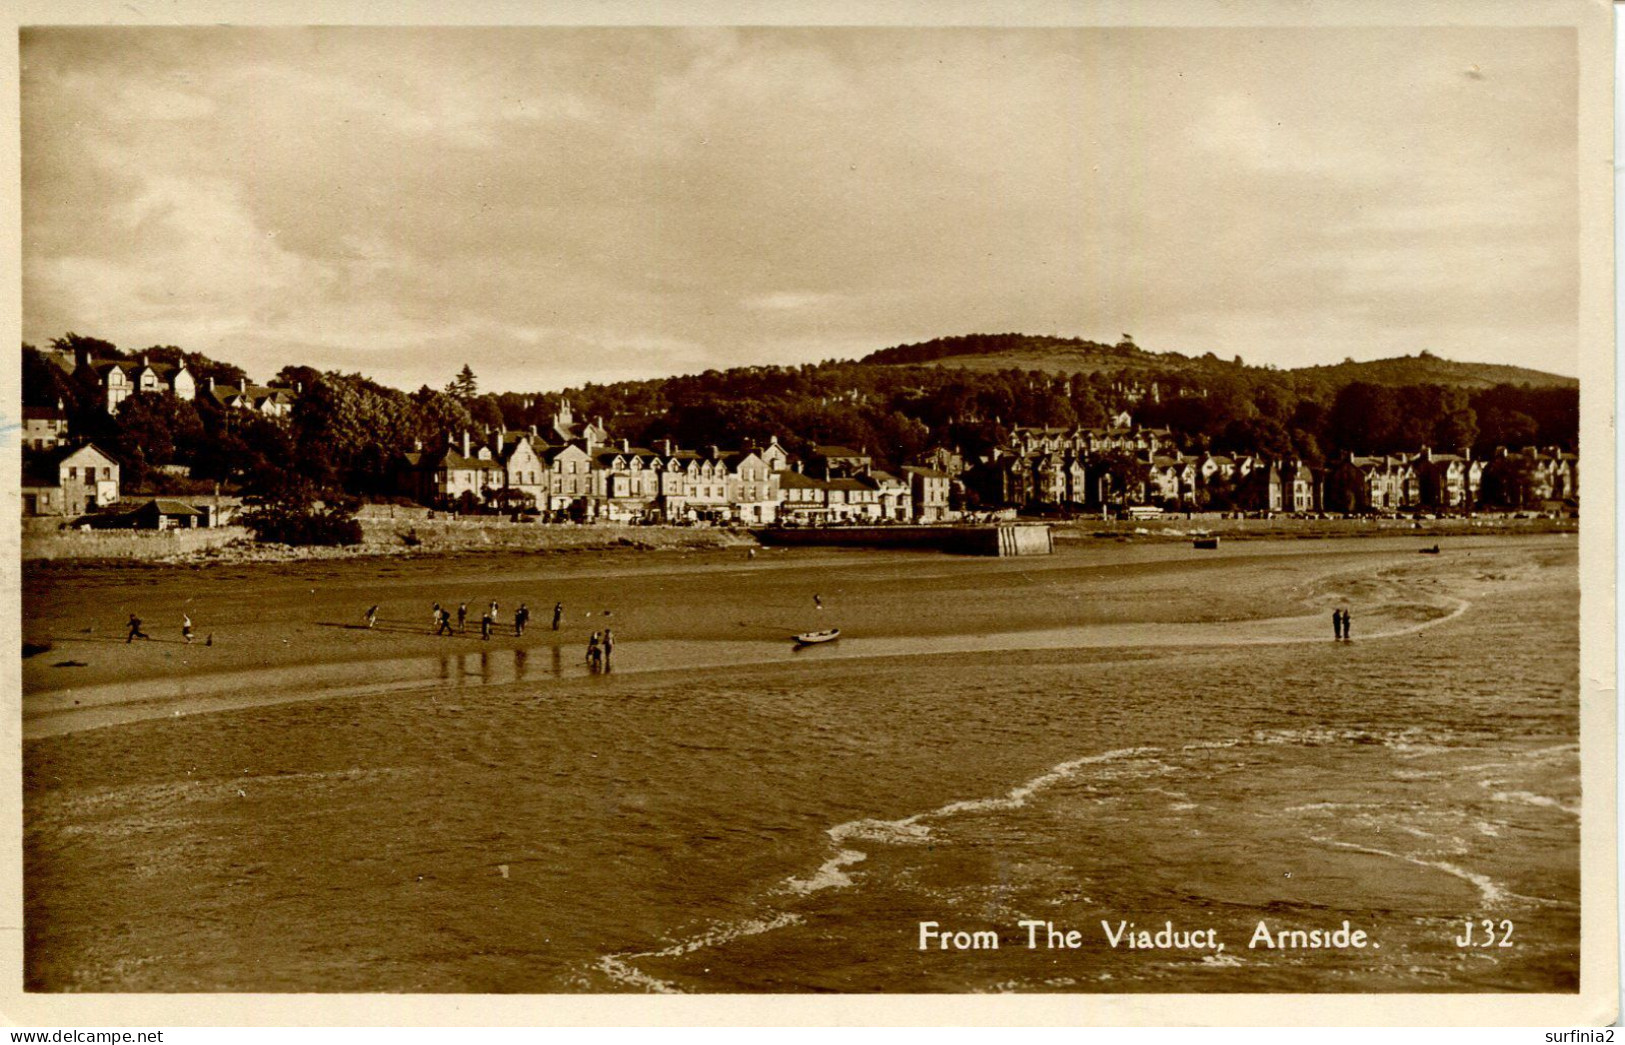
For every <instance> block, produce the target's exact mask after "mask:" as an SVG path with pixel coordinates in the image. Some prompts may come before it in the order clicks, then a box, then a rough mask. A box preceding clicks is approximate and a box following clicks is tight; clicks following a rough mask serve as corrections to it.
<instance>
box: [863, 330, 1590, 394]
mask: <svg viewBox="0 0 1625 1045" xmlns="http://www.w3.org/2000/svg"><path fill="white" fill-rule="evenodd" d="M861 361H862V362H864V363H871V364H876V365H882V366H897V365H903V364H919V363H932V364H935V365H937V366H949V367H959V368H963V369H967V370H980V371H997V370H1008V369H1011V368H1014V369H1016V370H1024V371H1035V370H1036V371H1042V372H1044V373H1049V374H1066V375H1073V374H1095V373H1112V374H1119V375H1121V376H1123V377H1124V378H1125V379H1131V380H1137V381H1142V382H1143V381H1150V380H1155V379H1157V378H1159V377H1160V378H1163V379H1165V380H1168V379H1173V380H1176V381H1181V382H1182V381H1185V380H1189V381H1196V382H1200V381H1202V380H1203V379H1209V378H1213V379H1220V378H1222V379H1228V380H1231V381H1237V380H1239V381H1243V382H1260V383H1268V384H1273V385H1276V386H1280V387H1289V388H1292V389H1293V390H1295V391H1297V392H1298V393H1299V394H1311V395H1324V394H1326V393H1328V392H1329V393H1333V394H1335V392H1336V390H1337V389H1338V388H1341V387H1342V386H1344V385H1347V384H1352V383H1353V382H1356V381H1363V382H1365V383H1367V384H1374V385H1388V386H1390V387H1399V386H1402V385H1443V386H1446V387H1451V388H1469V389H1479V388H1493V387H1495V386H1496V385H1527V386H1529V387H1531V388H1578V387H1579V382H1578V381H1577V380H1576V379H1574V378H1572V377H1564V376H1563V375H1561V374H1551V373H1547V372H1545V371H1542V370H1531V369H1528V368H1526V367H1516V366H1504V365H1501V364H1497V363H1461V362H1457V361H1455V360H1450V359H1441V358H1439V357H1438V356H1435V355H1433V354H1431V353H1429V352H1427V351H1422V352H1420V353H1418V354H1417V355H1414V356H1395V357H1393V358H1391V359H1375V360H1370V361H1367V362H1363V363H1357V362H1355V361H1354V360H1352V359H1350V360H1345V361H1344V362H1341V363H1336V364H1331V365H1319V366H1304V367H1290V368H1284V369H1283V368H1276V367H1269V366H1263V367H1259V366H1248V365H1246V364H1245V363H1243V362H1242V360H1241V358H1240V357H1237V358H1235V359H1230V360H1226V359H1220V358H1219V357H1218V356H1216V355H1214V354H1213V353H1211V352H1209V353H1207V354H1206V355H1201V356H1186V355H1181V354H1180V353H1178V352H1148V351H1146V350H1145V349H1143V348H1140V347H1139V346H1137V345H1135V344H1134V343H1133V342H1132V341H1127V340H1125V341H1120V342H1118V343H1117V344H1115V345H1107V344H1102V343H1101V342H1098V341H1086V340H1083V339H1082V338H1063V337H1048V336H1044V335H1032V334H968V335H964V336H961V337H944V338H934V339H932V340H930V341H923V342H920V343H918V344H912V345H898V346H896V347H895V348H884V349H881V350H880V351H878V352H872V353H870V354H869V355H867V356H865V357H864V358H863V359H862V360H861Z"/></svg>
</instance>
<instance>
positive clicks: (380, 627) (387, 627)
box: [316, 620, 456, 637]
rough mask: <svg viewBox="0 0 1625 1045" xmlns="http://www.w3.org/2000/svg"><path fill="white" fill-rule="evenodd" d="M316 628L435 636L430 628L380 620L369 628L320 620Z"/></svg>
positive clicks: (361, 625)
mask: <svg viewBox="0 0 1625 1045" xmlns="http://www.w3.org/2000/svg"><path fill="white" fill-rule="evenodd" d="M316 626H317V627H318V628H343V629H345V630H346V631H387V632H391V633H393V634H397V635H429V636H431V637H432V636H433V635H434V633H433V632H432V631H431V630H430V629H428V628H424V627H418V626H417V625H414V624H409V623H407V622H405V621H388V620H380V621H379V622H378V623H377V624H374V625H373V626H372V627H370V628H369V627H367V626H366V625H365V624H344V623H341V622H339V621H333V620H319V621H317V622H316ZM453 634H456V632H453ZM442 637H443V636H442Z"/></svg>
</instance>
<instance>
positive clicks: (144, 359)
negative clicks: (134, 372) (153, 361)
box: [141, 352, 147, 366]
mask: <svg viewBox="0 0 1625 1045" xmlns="http://www.w3.org/2000/svg"><path fill="white" fill-rule="evenodd" d="M141 365H142V366H146V365H147V354H146V353H145V352H143V353H141Z"/></svg>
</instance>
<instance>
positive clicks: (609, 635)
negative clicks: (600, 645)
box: [604, 628, 615, 668]
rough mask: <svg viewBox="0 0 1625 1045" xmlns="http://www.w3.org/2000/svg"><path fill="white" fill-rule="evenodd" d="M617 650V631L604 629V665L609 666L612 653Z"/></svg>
mask: <svg viewBox="0 0 1625 1045" xmlns="http://www.w3.org/2000/svg"><path fill="white" fill-rule="evenodd" d="M614 652H615V633H614V632H613V631H610V630H609V629H608V628H605V629H604V667H606V668H607V667H609V657H610V654H612V653H614Z"/></svg>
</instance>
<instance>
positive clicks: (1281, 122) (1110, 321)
mask: <svg viewBox="0 0 1625 1045" xmlns="http://www.w3.org/2000/svg"><path fill="white" fill-rule="evenodd" d="M22 43H23V48H22V55H23V80H22V102H23V106H22V108H23V198H24V199H23V214H24V242H23V254H24V332H25V336H26V337H28V338H29V339H31V340H36V341H40V340H45V339H48V338H50V337H52V336H55V335H58V334H60V333H62V332H63V331H65V330H68V329H74V330H79V331H81V332H85V333H93V334H96V335H97V336H102V337H107V338H110V339H112V340H114V341H116V342H118V343H120V344H136V345H139V344H147V343H155V342H160V343H176V344H182V345H185V346H186V347H189V348H195V349H198V350H201V351H207V352H216V353H220V354H222V355H223V356H225V357H226V358H229V359H231V360H232V361H233V362H237V363H239V364H241V365H244V366H246V367H248V368H249V369H250V370H251V371H253V372H255V373H267V372H274V370H275V369H276V368H277V367H279V366H281V365H282V364H284V363H288V362H301V363H307V364H311V365H317V366H330V365H331V366H341V367H346V368H354V369H363V370H366V371H368V372H370V373H373V374H375V375H376V376H378V377H379V378H380V379H389V380H394V381H398V382H400V383H403V384H409V385H411V386H413V387H415V386H416V385H417V384H419V383H429V384H432V385H436V386H438V385H441V384H444V382H445V381H446V380H447V379H449V375H450V373H451V372H452V371H454V370H455V369H456V368H457V367H459V366H461V365H462V363H463V362H468V363H469V364H470V365H471V366H473V368H474V369H475V371H476V372H478V373H481V375H482V380H483V382H484V384H485V385H486V387H493V388H495V387H513V388H516V389H543V388H552V387H558V386H560V385H562V384H565V383H569V382H573V381H579V380H586V379H594V378H596V379H598V380H605V379H608V378H609V377H611V376H655V375H660V374H665V373H671V372H675V371H678V370H684V369H688V370H693V369H705V368H708V367H724V366H729V365H735V364H748V363H757V362H795V361H798V360H802V359H815V358H826V357H829V356H834V355H842V354H850V355H859V354H863V353H865V352H867V351H870V350H872V349H874V348H878V347H882V346H884V345H887V344H893V343H897V342H898V341H914V340H922V339H925V338H929V337H933V336H937V335H943V334H955V333H965V332H970V331H975V330H1023V329H1027V330H1034V331H1050V330H1053V331H1056V332H1059V333H1063V334H1080V335H1084V336H1090V337H1100V338H1111V337H1115V336H1116V333H1117V331H1120V330H1134V331H1136V333H1137V334H1138V336H1139V338H1140V340H1141V341H1142V342H1143V343H1145V344H1146V345H1148V346H1149V347H1153V348H1166V349H1178V350H1189V351H1206V350H1208V349H1212V350H1214V351H1217V352H1219V353H1220V354H1223V355H1232V354H1237V353H1240V354H1243V355H1244V356H1246V357H1247V358H1249V359H1253V358H1255V356H1256V357H1260V358H1261V359H1262V360H1264V361H1273V362H1277V363H1280V364H1291V363H1294V362H1300V361H1319V360H1321V359H1322V357H1323V356H1325V357H1326V358H1336V359H1341V358H1342V355H1344V354H1356V355H1363V356H1372V355H1382V354H1392V353H1393V352H1395V351H1408V350H1410V348H1411V343H1412V342H1413V341H1414V340H1416V339H1421V340H1424V341H1426V342H1427V343H1428V344H1430V345H1432V346H1434V347H1435V348H1436V350H1439V351H1445V352H1450V353H1452V354H1455V355H1457V356H1459V357H1461V358H1473V356H1474V353H1475V352H1477V351H1479V350H1480V348H1481V346H1486V345H1492V346H1493V350H1494V351H1495V352H1498V353H1500V354H1501V355H1500V356H1499V357H1496V358H1498V359H1499V360H1500V361H1520V360H1521V361H1523V362H1528V363H1532V364H1534V365H1545V366H1555V367H1558V368H1559V369H1569V370H1572V369H1573V368H1574V364H1573V363H1572V362H1567V363H1565V360H1570V361H1572V360H1573V359H1574V356H1575V352H1576V349H1575V341H1576V336H1575V334H1574V330H1575V324H1576V310H1577V290H1576V287H1577V282H1576V281H1577V272H1578V256H1577V242H1578V202H1577V195H1576V188H1575V183H1576V178H1575V172H1576V167H1577V162H1578V161H1577V154H1576V138H1575V124H1574V121H1575V108H1574V101H1573V95H1574V85H1575V82H1576V79H1575V78H1576V75H1577V72H1576V66H1575V60H1574V53H1573V46H1572V43H1573V40H1572V35H1571V34H1565V32H1563V31H1548V30H1541V29H1525V30H1491V29H1482V30H1462V29H1415V28H1413V29H1406V30H1392V31H1390V30H1376V29H1372V30H1336V31H1331V30H1293V31H1288V30H1270V31H1266V32H1260V31H1253V30H1248V31H1230V30H1196V29H1190V30H1173V29H1170V30H1078V29H1060V28H1058V29H1045V30H1003V29H1000V30H981V29H978V30H957V29H936V30H927V29H860V30H847V29H805V28H800V29H796V28H787V29H762V28H725V27H724V28H709V27H702V28H690V29H656V28H638V29H591V28H588V29H542V30H538V29H504V28H471V29H455V30H451V29H364V28H360V29H358V28H340V27H331V28H323V29H309V28H275V29H270V28H260V29H253V28H229V29H228V28H219V29H208V28H188V29H145V30H140V31H136V30H128V29H126V30H119V29H95V28H88V27H85V28H49V29H29V30H27V31H25V33H24V35H23V40H22ZM1473 67H1482V68H1494V69H1495V70H1496V75H1495V76H1494V77H1493V78H1484V79H1475V78H1473V77H1471V76H1467V75H1463V70H1464V69H1466V70H1467V71H1468V72H1471V71H1472V68H1473ZM1360 69H1381V70H1383V75H1381V76H1360V75H1351V73H1350V70H1360ZM1532 85H1538V87H1536V86H1532ZM1497 329H1499V330H1507V331H1524V332H1526V333H1528V335H1529V337H1530V341H1529V348H1528V351H1527V353H1526V354H1523V355H1520V352H1522V351H1523V350H1521V349H1520V348H1519V347H1518V344H1517V343H1516V338H1515V337H1499V336H1497V337H1489V338H1487V336H1486V330H1497ZM1333 346H1335V348H1334V347H1333ZM1350 346H1356V347H1357V350H1356V351H1353V352H1351V351H1349V347H1350ZM1488 350H1489V349H1488V348H1486V349H1485V351H1488ZM1326 353H1335V354H1334V355H1332V356H1326ZM1486 358H1490V357H1488V356H1486ZM1554 360H1555V362H1554Z"/></svg>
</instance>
